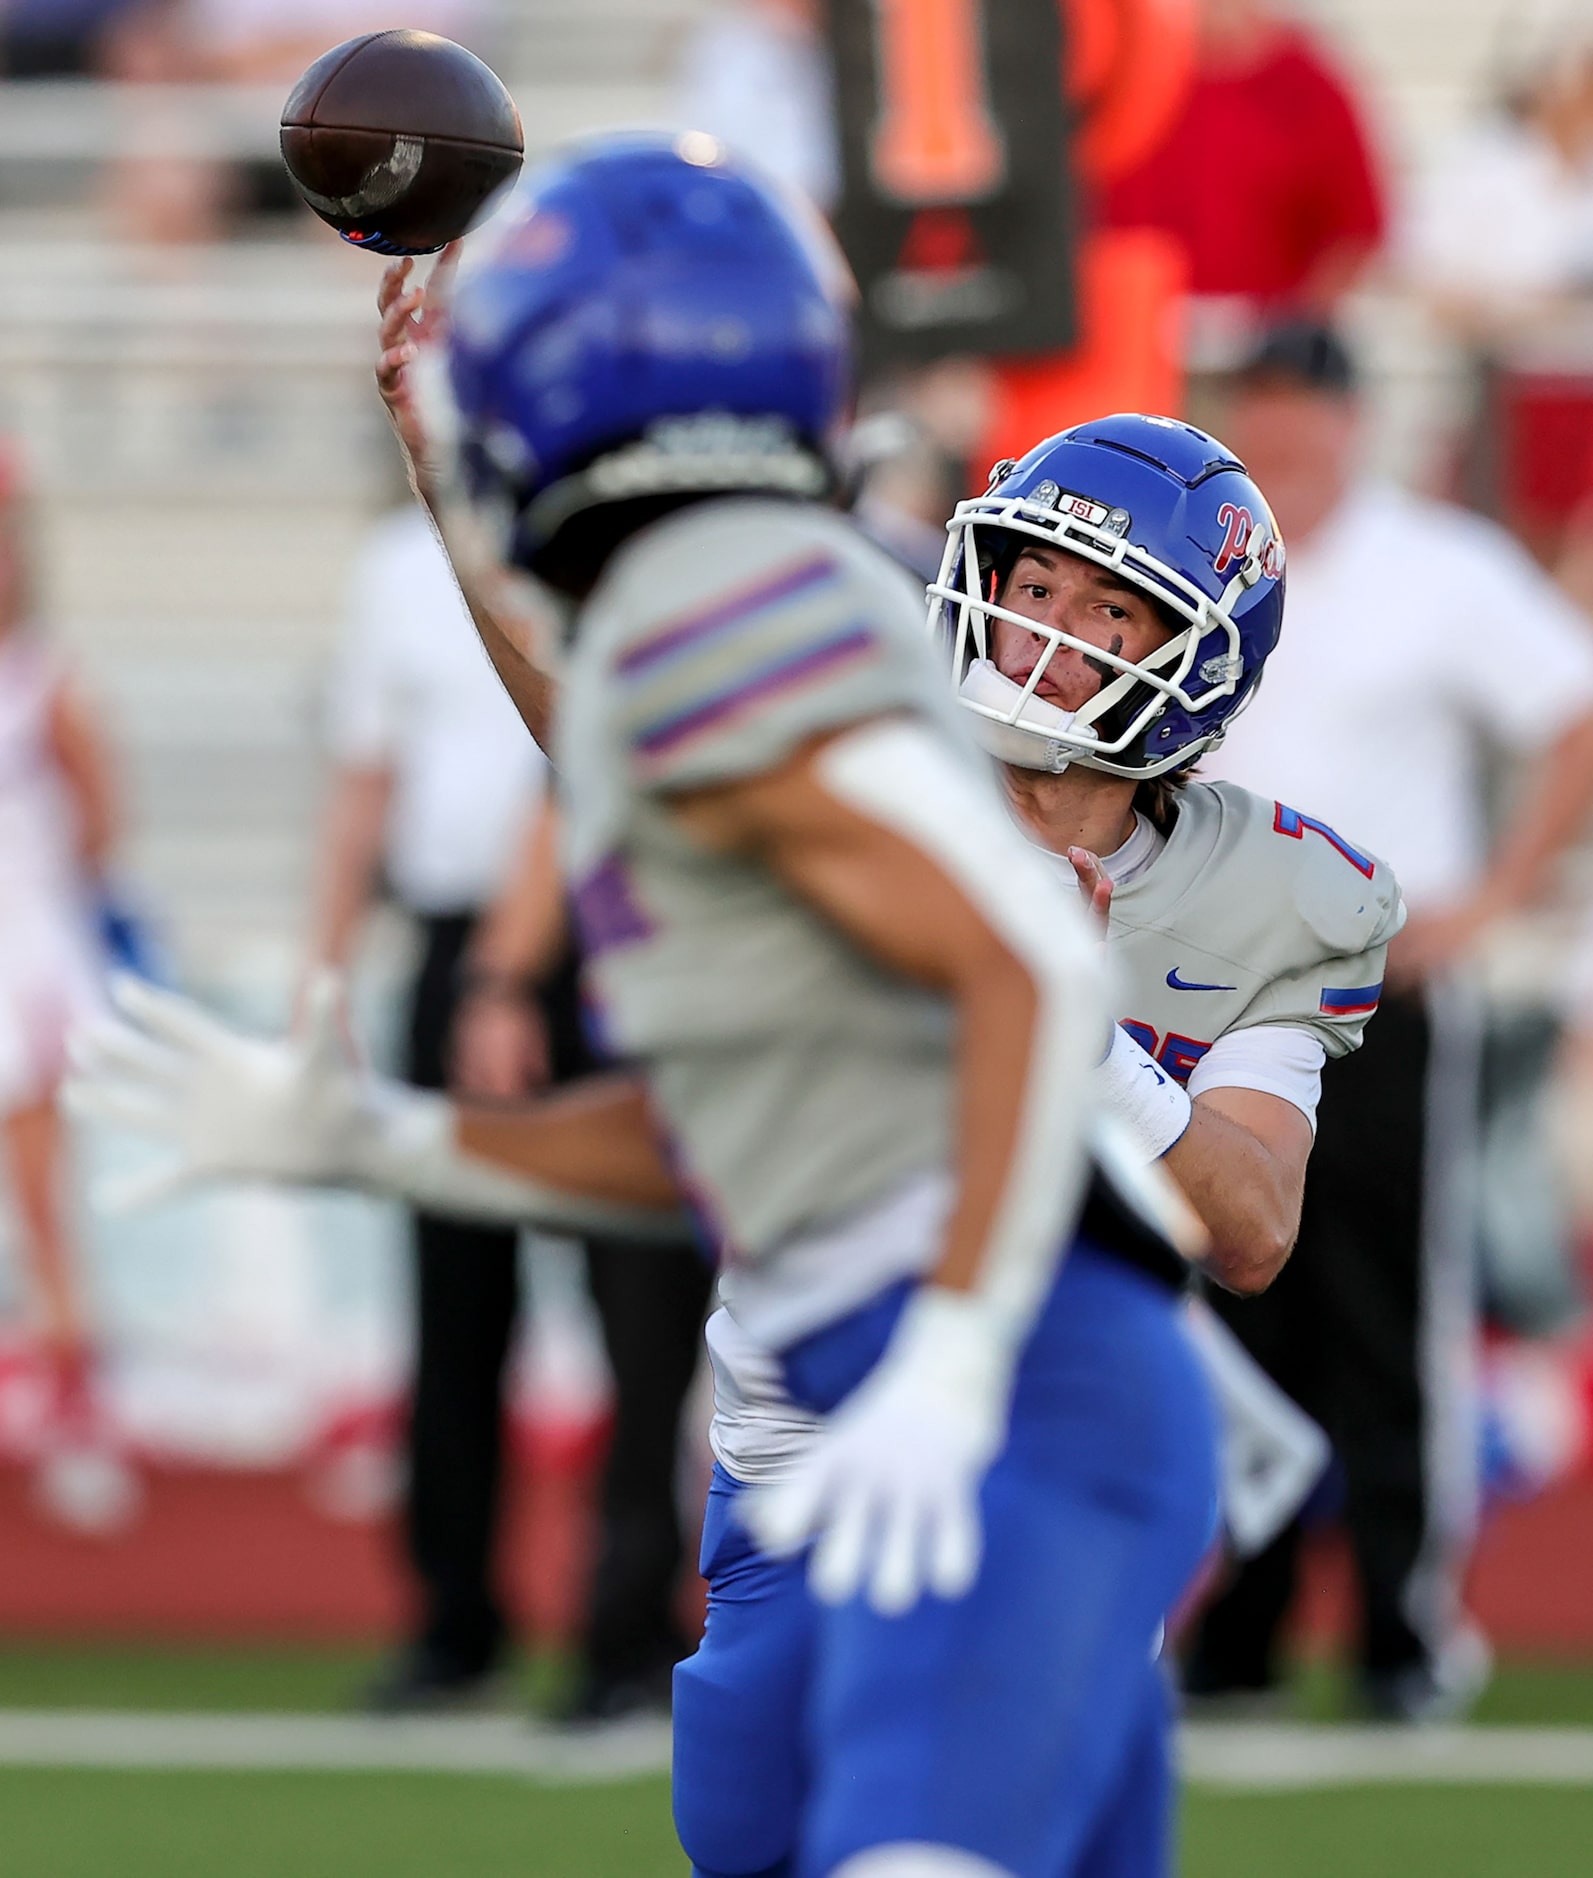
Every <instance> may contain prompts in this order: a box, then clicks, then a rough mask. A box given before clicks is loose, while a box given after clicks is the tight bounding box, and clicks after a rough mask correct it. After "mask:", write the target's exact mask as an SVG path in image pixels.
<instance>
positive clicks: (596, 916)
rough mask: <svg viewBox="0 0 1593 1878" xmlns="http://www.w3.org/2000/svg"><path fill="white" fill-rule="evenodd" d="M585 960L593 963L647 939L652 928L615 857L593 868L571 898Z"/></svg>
mask: <svg viewBox="0 0 1593 1878" xmlns="http://www.w3.org/2000/svg"><path fill="white" fill-rule="evenodd" d="M570 903H571V905H572V906H573V907H574V909H575V923H576V926H577V927H578V928H579V930H580V935H581V951H582V954H583V956H584V957H586V958H588V959H595V958H597V957H599V956H600V955H601V954H602V953H604V952H611V951H612V950H613V949H614V947H615V946H624V945H635V944H636V942H637V941H638V940H641V939H650V938H651V937H652V936H653V933H654V931H655V928H654V926H653V922H652V921H651V920H650V919H649V918H648V917H647V914H646V913H645V912H644V911H643V909H642V907H641V904H640V903H639V902H638V900H637V898H636V895H635V893H634V892H633V891H632V889H631V883H630V876H629V875H628V874H627V873H626V871H625V866H624V863H623V862H622V861H621V860H620V858H619V856H618V855H617V854H611V855H610V856H609V857H608V859H607V860H605V861H603V862H602V863H601V864H600V865H599V866H597V867H594V868H593V870H592V871H591V873H590V874H588V875H587V876H586V878H585V879H584V880H582V881H580V882H579V883H578V884H577V885H576V887H575V890H574V891H573V892H572V893H571V895H570Z"/></svg>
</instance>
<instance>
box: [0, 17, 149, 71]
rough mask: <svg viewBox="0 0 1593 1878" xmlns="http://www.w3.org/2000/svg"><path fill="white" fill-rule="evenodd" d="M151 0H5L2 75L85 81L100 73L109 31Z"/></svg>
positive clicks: (0, 28) (0, 33) (0, 38)
mask: <svg viewBox="0 0 1593 1878" xmlns="http://www.w3.org/2000/svg"><path fill="white" fill-rule="evenodd" d="M147 11H149V0H0V74H3V75H4V76H5V77H7V78H81V77H86V76H91V75H92V74H94V73H95V72H97V71H99V69H100V64H101V59H102V54H103V50H104V45H105V40H106V35H107V33H108V31H109V29H110V28H111V27H112V26H113V25H114V24H115V23H116V22H117V21H118V20H121V19H124V18H126V17H127V16H128V15H131V14H134V13H140V12H147Z"/></svg>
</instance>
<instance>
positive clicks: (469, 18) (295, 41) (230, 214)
mask: <svg viewBox="0 0 1593 1878" xmlns="http://www.w3.org/2000/svg"><path fill="white" fill-rule="evenodd" d="M488 17H489V0H415V4H413V5H411V6H410V7H409V8H408V9H407V11H406V14H405V18H404V24H405V25H408V26H412V27H418V28H421V29H423V30H426V31H431V32H440V33H444V34H446V35H447V36H448V37H450V38H454V39H461V40H465V41H467V42H469V41H471V40H473V39H474V37H475V36H476V34H477V33H478V31H479V30H480V29H481V28H482V26H483V24H484V22H485V21H486V20H487V18H488ZM392 24H393V20H392V13H391V8H389V7H386V6H383V5H381V4H378V0H131V3H130V4H124V5H123V6H121V7H119V8H118V9H117V10H116V12H115V14H114V16H113V17H110V18H109V19H108V20H107V21H106V23H105V24H104V25H103V27H102V29H101V32H100V36H99V42H98V48H97V65H98V69H99V70H101V71H102V72H103V74H104V75H105V76H106V77H108V78H111V79H114V80H116V81H118V82H120V83H123V84H132V85H149V86H157V85H158V86H170V85H183V84H188V83H192V82H195V81H201V82H206V83H210V84H236V85H260V86H267V87H276V86H280V87H281V89H282V92H283V95H284V97H285V96H286V95H287V92H288V90H289V89H290V88H291V86H292V85H293V83H294V81H295V80H296V79H297V78H298V76H299V74H300V73H301V72H302V71H303V70H304V68H305V67H306V66H307V65H309V64H310V63H311V62H312V61H313V60H315V59H318V58H319V57H320V56H321V54H322V53H323V52H326V51H329V50H330V49H331V48H332V47H333V46H335V45H337V44H338V43H339V42H340V41H342V40H344V39H350V38H353V37H354V36H355V35H356V34H358V33H362V32H378V31H381V30H383V29H385V28H387V27H390V26H391V25H392ZM191 128H192V126H191V124H190V123H189V122H188V119H187V114H186V113H185V112H184V111H183V110H182V109H181V108H177V109H174V108H173V106H172V104H171V101H170V100H169V99H168V98H166V97H164V96H162V95H159V94H157V95H156V96H155V97H153V98H152V99H151V101H150V103H149V104H148V106H147V107H146V108H145V109H144V110H143V111H142V112H141V113H139V114H138V115H137V116H135V118H134V120H133V128H132V132H131V136H130V140H129V145H128V148H127V149H126V150H124V151H123V152H122V154H121V156H120V157H119V159H118V160H117V162H116V163H115V164H114V165H113V166H112V169H111V174H110V178H109V183H108V200H109V213H110V220H111V224H112V226H114V227H115V228H116V229H118V230H119V231H121V232H122V233H123V234H124V235H125V236H126V237H128V238H130V239H132V240H134V241H152V242H159V243H163V244H167V245H177V244H193V243H200V242H208V241H214V240H216V239H217V238H218V237H219V236H221V235H222V234H224V233H225V232H226V231H227V229H228V227H229V224H230V223H231V222H232V221H233V220H234V219H235V218H236V217H238V216H240V215H241V216H253V215H260V214H271V215H276V214H292V215H301V214H303V205H302V204H301V203H300V201H299V199H298V196H297V195H296V194H295V192H294V190H293V186H292V184H291V183H290V182H289V180H288V177H287V173H286V172H285V171H284V169H283V167H282V164H281V162H280V161H279V160H278V159H277V158H275V157H269V158H261V159H256V160H252V161H247V162H242V163H223V162H218V161H216V160H214V159H213V158H211V157H210V156H208V155H206V154H205V153H204V152H203V151H201V150H199V149H195V150H194V151H193V153H192V154H184V153H183V152H184V143H185V131H188V130H191ZM156 151H158V152H159V154H155V152H156ZM305 220H306V226H308V225H309V218H308V217H306V218H305Z"/></svg>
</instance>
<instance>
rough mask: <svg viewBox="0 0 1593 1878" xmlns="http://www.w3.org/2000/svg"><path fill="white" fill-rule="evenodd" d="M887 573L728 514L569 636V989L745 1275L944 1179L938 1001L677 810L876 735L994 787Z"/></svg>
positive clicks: (672, 544) (775, 526)
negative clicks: (927, 1177)
mask: <svg viewBox="0 0 1593 1878" xmlns="http://www.w3.org/2000/svg"><path fill="white" fill-rule="evenodd" d="M922 615H923V607H922V602H921V600H920V598H919V597H918V595H917V593H916V591H915V589H914V588H913V587H912V586H911V585H910V584H909V583H908V582H907V581H906V579H905V578H904V577H903V576H902V575H901V574H900V572H899V571H898V570H897V569H896V567H895V566H894V565H893V564H892V563H891V562H890V561H888V560H887V559H886V557H885V556H884V555H883V554H881V553H880V552H879V550H878V549H876V548H874V547H872V546H871V545H870V544H869V543H868V542H866V541H865V540H864V539H863V538H862V537H861V536H860V535H858V534H857V533H856V531H855V530H853V529H852V528H851V527H850V525H849V524H847V523H846V522H845V521H843V520H842V519H841V518H840V517H839V516H836V515H832V514H829V513H827V512H825V511H822V510H817V509H810V508H806V507H798V506H797V505H794V504H789V503H781V502H768V501H763V500H755V499H748V498H738V499H734V500H727V501H722V502H714V503H710V504H704V505H702V506H698V507H693V508H692V509H690V510H688V511H685V512H683V513H681V514H679V515H677V516H674V517H671V518H669V519H668V520H666V521H664V522H662V523H659V524H657V525H656V526H654V527H652V528H650V529H648V530H647V531H646V532H645V533H644V534H642V535H640V536H638V537H637V539H636V540H635V541H634V542H633V543H631V544H630V545H629V546H628V547H627V548H626V549H625V550H623V551H622V553H621V554H620V555H619V556H618V557H617V558H616V560H615V562H614V564H613V565H612V566H611V568H610V570H609V572H608V573H607V574H606V576H605V578H604V580H603V582H602V584H601V586H600V588H599V590H598V591H597V592H596V593H595V594H594V595H593V597H592V599H591V600H590V602H589V603H588V605H587V607H586V609H585V611H584V612H583V615H582V619H581V623H580V630H579V632H578V634H577V636H576V642H575V645H574V648H573V651H572V653H571V656H570V662H569V665H568V667H567V670H566V672H565V674H564V682H563V688H562V695H561V705H560V719H559V727H558V737H557V744H558V748H557V753H556V755H557V768H558V772H559V786H560V790H561V793H562V796H563V798H564V804H565V815H564V842H565V850H566V851H565V862H566V867H567V878H568V879H569V881H570V883H571V890H572V898H573V901H574V905H575V909H576V919H577V924H578V926H579V930H580V934H581V941H582V949H583V953H584V958H585V983H586V987H587V991H588V994H589V996H590V997H591V999H592V1001H593V1004H594V1006H595V1009H596V1014H597V1017H598V1020H599V1023H600V1026H601V1027H602V1029H603V1030H604V1032H605V1033H606V1041H607V1042H608V1044H609V1047H610V1048H611V1049H612V1050H613V1051H614V1053H615V1054H616V1055H617V1056H620V1057H624V1058H634V1059H636V1060H638V1061H639V1062H641V1063H642V1065H643V1066H644V1067H645V1069H646V1072H647V1076H648V1081H649V1086H650V1088H651V1090H652V1093H653V1095H654V1097H655V1099H656V1101H657V1103H658V1106H659V1110H660V1113H661V1116H662V1119H663V1121H664V1122H665V1124H666V1126H667V1127H668V1129H669V1130H670V1131H671V1132H672V1134H673V1136H674V1138H675V1140H676V1142H677V1143H678V1146H679V1149H680V1152H681V1158H682V1161H683V1163H684V1165H683V1168H682V1174H683V1178H684V1179H685V1180H686V1181H688V1182H689V1184H690V1185H691V1187H692V1188H693V1189H694V1192H693V1197H694V1199H695V1200H696V1202H697V1203H698V1205H699V1206H700V1208H701V1209H702V1211H703V1212H704V1213H705V1214H706V1215H707V1218H708V1220H709V1221H710V1223H711V1225H712V1227H713V1229H714V1231H715V1233H716V1234H717V1235H718V1236H720V1237H721V1238H722V1239H723V1241H724V1242H725V1244H726V1246H727V1248H728V1249H730V1250H731V1251H732V1253H733V1254H739V1255H740V1256H742V1257H744V1258H747V1259H750V1260H752V1261H757V1260H759V1259H760V1258H761V1257H762V1256H763V1255H765V1254H766V1253H767V1252H768V1251H769V1250H771V1249H772V1248H773V1247H775V1246H777V1245H779V1244H780V1243H781V1242H782V1241H785V1240H788V1239H790V1238H792V1237H793V1236H797V1235H801V1234H804V1233H807V1232H809V1231H811V1230H815V1229H818V1228H820V1227H822V1226H824V1225H825V1224H827V1223H828V1222H831V1221H834V1220H838V1219H841V1218H843V1217H845V1216H847V1215H848V1214H851V1213H853V1212H855V1211H856V1210H857V1209H859V1208H861V1207H866V1206H868V1205H870V1204H872V1203H874V1202H876V1201H878V1200H880V1199H881V1198H882V1196H885V1195H887V1194H889V1193H890V1192H891V1191H893V1190H894V1189H897V1188H899V1187H900V1186H901V1185H902V1184H903V1183H904V1182H906V1181H907V1180H909V1179H910V1178H911V1177H912V1176H913V1175H914V1174H915V1173H919V1172H923V1173H929V1172H931V1171H932V1170H935V1169H938V1168H943V1167H944V1166H945V1165H946V1164H947V1162H948V1160H949V1157H950V1104H951V1080H952V1066H951V1033H950V1016H949V1009H948V1006H947V1004H946V1003H945V1001H944V1000H943V999H942V998H941V997H940V996H938V995H932V994H931V993H929V992H927V991H924V990H920V989H918V988H916V987H914V986H912V985H909V984H907V983H906V982H904V981H902V980H901V979H899V978H896V977H894V976H891V975H890V974H888V973H886V972H884V971H882V970H881V969H880V968H878V967H877V966H876V965H875V964H874V963H873V962H872V961H870V960H869V959H868V958H867V957H866V956H865V955H864V954H863V953H862V952H861V951H860V950H858V949H857V948H856V947H854V946H853V945H851V944H850V943H849V942H848V940H847V939H846V938H845V937H844V936H843V935H842V934H841V933H840V932H839V931H838V930H837V929H836V928H834V927H833V926H832V925H830V924H829V923H828V922H826V921H825V920H824V919H822V918H821V917H820V916H819V915H818V914H817V913H815V912H814V911H813V910H812V909H811V908H809V907H808V906H807V905H806V904H804V903H803V902H802V901H801V900H799V899H798V898H797V897H796V896H795V895H794V894H792V893H791V892H790V891H789V890H788V889H787V888H786V887H785V886H784V885H782V883H781V882H780V881H779V880H778V879H776V878H775V877H774V876H773V875H771V874H770V873H769V872H768V870H767V869H765V868H763V867H761V866H757V865H753V864H751V863H750V862H748V861H747V860H745V859H742V858H737V857H734V856H725V855H719V854H714V853H710V852H708V851H707V850H706V849H704V848H703V847H701V846H700V845H699V844H697V843H696V842H694V841H693V840H692V839H691V838H690V836H689V835H688V834H687V833H685V832H684V831H683V830H682V829H681V828H680V826H679V825H678V823H677V822H676V821H675V819H674V818H673V817H672V816H671V815H670V813H669V812H668V798H669V797H670V795H671V794H672V793H673V792H675V791H678V790H683V789H690V788H694V787H699V786H702V785H705V784H711V783H715V782H721V781H725V780H728V779H732V778H736V777H745V776H751V775H756V774H759V773H761V772H764V771H767V770H769V769H772V768H774V767H775V766H777V765H778V764H779V763H780V762H781V761H782V760H783V759H784V758H785V757H786V756H788V755H789V754H790V753H791V752H792V751H793V750H795V749H796V748H797V747H798V746H799V745H800V744H801V743H802V742H804V741H805V740H806V739H808V738H810V737H811V736H813V735H814V734H816V733H819V732H822V731H824V730H827V729H834V728H843V727H845V726H846V725H848V724H852V723H859V722H862V721H865V720H867V719H869V718H872V717H876V716H878V715H880V714H882V713H885V712H896V713H906V714H910V715H911V716H913V717H915V718H917V719H918V720H920V721H922V722H925V723H927V724H930V725H932V726H934V727H936V730H937V734H938V735H939V736H941V738H942V739H943V741H944V744H945V747H946V749H947V751H948V752H949V753H951V754H952V756H953V759H954V760H955V761H957V762H959V763H963V764H966V765H967V766H968V769H969V771H970V773H971V774H973V775H975V776H976V777H977V778H978V781H977V784H976V786H978V787H980V788H988V789H989V793H990V801H991V813H992V817H993V818H995V819H994V820H993V824H992V825H993V826H994V827H999V824H1000V821H1001V819H1003V818H1004V816H1005V810H1004V807H1003V806H1002V805H1001V803H1000V798H999V795H998V792H997V791H996V789H995V786H994V782H993V779H992V778H990V777H989V776H988V774H987V773H986V772H985V768H984V765H983V761H982V759H981V758H980V756H979V754H978V752H977V751H976V750H975V749H974V747H973V745H972V744H971V742H970V741H969V740H968V738H967V736H966V733H965V732H964V729H963V724H962V713H961V712H960V710H959V707H958V706H957V705H956V703H955V701H954V700H953V699H952V698H951V697H950V695H949V693H948V690H947V686H946V683H945V675H944V673H943V671H942V670H941V668H940V665H939V662H938V661H937V660H936V659H935V657H934V655H933V653H932V652H931V649H930V647H929V645H928V643H927V641H926V639H925V635H924V631H923V618H922Z"/></svg>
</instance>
